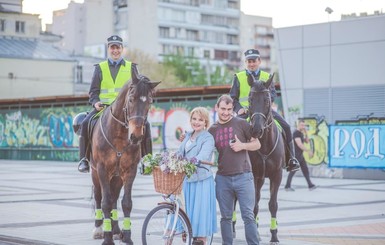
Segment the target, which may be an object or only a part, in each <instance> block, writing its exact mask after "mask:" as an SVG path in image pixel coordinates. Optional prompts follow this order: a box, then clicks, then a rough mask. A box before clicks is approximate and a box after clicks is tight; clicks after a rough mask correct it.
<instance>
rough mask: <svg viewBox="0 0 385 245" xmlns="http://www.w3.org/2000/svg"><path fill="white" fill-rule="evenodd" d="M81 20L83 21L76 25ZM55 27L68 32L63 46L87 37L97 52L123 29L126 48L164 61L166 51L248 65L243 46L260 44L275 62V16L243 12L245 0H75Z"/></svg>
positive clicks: (89, 48) (87, 50) (88, 49)
mask: <svg viewBox="0 0 385 245" xmlns="http://www.w3.org/2000/svg"><path fill="white" fill-rule="evenodd" d="M74 8H77V9H80V8H82V10H77V11H75V10H74ZM72 20H77V21H75V22H73V21H72ZM243 20H245V22H246V23H245V24H242V21H243ZM78 23H81V25H79V26H77V27H75V24H78ZM60 28H61V29H63V28H65V29H66V30H67V32H61V31H60ZM76 28H81V29H76ZM244 28H247V29H248V32H247V33H246V32H244ZM73 30H76V35H74V34H68V38H69V39H71V41H70V40H67V41H66V38H67V37H66V36H67V35H65V33H68V32H70V31H73ZM52 31H53V33H56V34H60V35H63V36H65V37H64V38H63V41H64V42H65V44H62V45H61V46H60V47H61V48H65V49H67V50H74V51H75V53H81V48H79V47H75V46H71V43H72V45H74V44H77V45H79V44H81V43H83V45H84V46H83V54H85V55H89V56H94V57H105V55H106V50H105V48H106V47H105V43H106V37H108V36H110V35H112V34H118V35H120V36H122V38H123V39H124V42H125V47H126V49H128V50H140V51H141V52H144V53H145V54H148V55H150V56H152V57H154V58H155V59H158V60H159V61H162V59H163V57H164V56H165V55H170V54H178V55H183V56H186V57H193V58H196V59H198V60H199V61H200V63H201V64H202V65H203V66H208V65H209V66H210V68H211V69H215V67H218V66H219V67H227V68H229V69H239V68H240V67H243V62H242V59H243V51H244V50H246V49H248V48H259V49H261V52H262V53H263V56H264V57H263V58H264V63H263V66H264V68H267V69H269V66H270V65H271V64H270V59H271V54H270V53H269V52H271V46H272V44H271V42H272V40H273V35H272V20H271V18H265V17H258V16H250V15H244V14H243V13H242V12H241V11H240V0H216V1H214V0H195V1H190V0H149V1H140V0H130V1H128V0H117V1H112V2H111V1H108V0H99V1H92V0H85V1H84V3H83V4H77V3H73V2H71V3H70V4H69V6H68V9H65V10H60V11H56V12H54V17H53V28H52ZM255 38H257V39H261V40H254V39H255ZM243 39H247V40H248V41H249V42H248V43H247V42H243V41H242V40H243ZM262 39H263V40H262Z"/></svg>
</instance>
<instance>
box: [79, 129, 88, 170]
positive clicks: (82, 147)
mask: <svg viewBox="0 0 385 245" xmlns="http://www.w3.org/2000/svg"><path fill="white" fill-rule="evenodd" d="M86 150H87V142H86V139H85V138H84V137H83V136H79V158H80V159H81V160H80V162H79V166H78V170H79V172H82V173H88V172H89V171H90V164H89V161H88V159H87V157H86Z"/></svg>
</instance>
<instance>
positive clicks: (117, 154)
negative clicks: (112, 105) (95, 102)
mask: <svg viewBox="0 0 385 245" xmlns="http://www.w3.org/2000/svg"><path fill="white" fill-rule="evenodd" d="M111 115H112V117H113V118H114V119H115V116H114V115H113V114H112V110H111ZM103 117H104V113H102V116H101V117H100V120H99V123H100V129H101V131H102V134H103V137H104V139H105V140H106V142H107V143H108V145H109V146H110V147H111V148H112V149H113V150H114V151H115V152H116V156H117V157H119V158H120V157H121V156H122V154H123V152H125V151H126V150H127V149H128V147H129V146H130V145H131V144H130V142H131V140H128V144H127V145H126V146H125V147H124V148H123V149H122V150H121V151H119V150H118V149H116V147H115V146H114V145H113V144H112V143H111V142H110V141H109V140H108V138H107V136H106V133H105V132H104V128H103V123H102V120H103ZM118 122H121V121H119V120H118ZM123 127H124V125H123ZM127 129H128V128H127Z"/></svg>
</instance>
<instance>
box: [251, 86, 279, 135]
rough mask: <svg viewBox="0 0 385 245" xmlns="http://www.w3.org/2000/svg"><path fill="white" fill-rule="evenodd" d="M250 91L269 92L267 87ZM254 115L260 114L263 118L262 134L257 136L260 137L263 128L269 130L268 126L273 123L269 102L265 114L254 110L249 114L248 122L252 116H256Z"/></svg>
mask: <svg viewBox="0 0 385 245" xmlns="http://www.w3.org/2000/svg"><path fill="white" fill-rule="evenodd" d="M250 93H270V91H269V90H268V89H264V90H262V91H250ZM256 116H261V117H262V118H263V125H262V134H261V136H259V138H262V136H263V134H264V132H265V130H266V129H267V130H269V128H270V127H271V125H272V124H273V118H272V114H271V106H270V104H269V112H268V115H267V116H266V115H265V114H263V113H261V112H254V113H253V114H252V115H251V116H250V122H253V118H254V117H256Z"/></svg>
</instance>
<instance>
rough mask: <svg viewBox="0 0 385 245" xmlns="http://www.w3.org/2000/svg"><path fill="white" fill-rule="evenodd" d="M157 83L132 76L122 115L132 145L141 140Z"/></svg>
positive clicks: (145, 78) (146, 78)
mask: <svg viewBox="0 0 385 245" xmlns="http://www.w3.org/2000/svg"><path fill="white" fill-rule="evenodd" d="M159 83H160V82H154V81H151V80H150V79H149V78H148V77H146V76H143V75H139V74H136V73H134V74H132V80H131V82H130V83H129V84H128V90H127V93H126V99H125V106H124V114H125V121H126V122H127V123H128V132H129V135H128V139H129V140H130V141H131V142H132V143H134V144H137V143H139V142H140V141H141V140H142V138H143V135H144V126H145V122H146V118H147V114H148V111H149V109H150V107H151V104H152V102H153V95H154V88H155V87H156V86H157V85H158V84H159Z"/></svg>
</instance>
